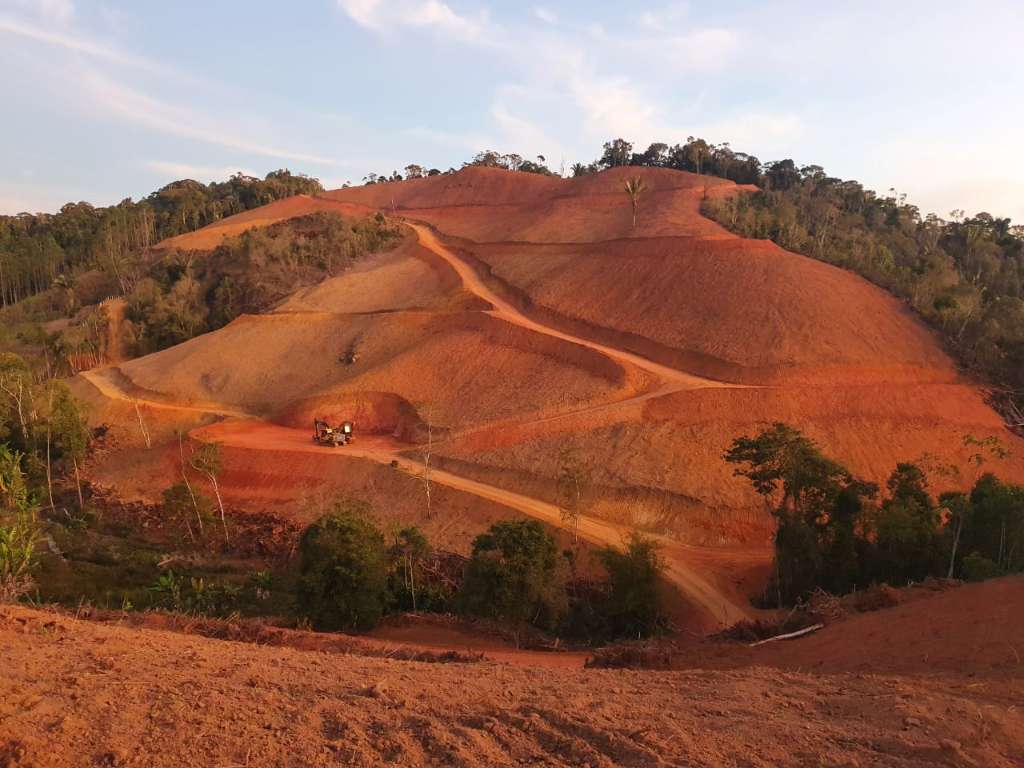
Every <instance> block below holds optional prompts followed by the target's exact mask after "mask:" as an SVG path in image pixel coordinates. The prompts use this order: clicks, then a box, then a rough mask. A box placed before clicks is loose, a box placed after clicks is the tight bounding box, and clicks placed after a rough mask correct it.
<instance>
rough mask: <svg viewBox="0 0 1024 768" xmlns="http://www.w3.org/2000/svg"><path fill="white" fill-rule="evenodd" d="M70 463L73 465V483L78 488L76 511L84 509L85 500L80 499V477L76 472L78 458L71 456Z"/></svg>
mask: <svg viewBox="0 0 1024 768" xmlns="http://www.w3.org/2000/svg"><path fill="white" fill-rule="evenodd" d="M71 463H72V465H74V467H75V485H76V486H77V488H78V511H79V512H83V511H85V501H84V500H83V499H82V477H81V475H79V474H78V459H76V458H75V457H74V456H72V457H71Z"/></svg>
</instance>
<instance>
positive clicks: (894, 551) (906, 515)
mask: <svg viewBox="0 0 1024 768" xmlns="http://www.w3.org/2000/svg"><path fill="white" fill-rule="evenodd" d="M887 488H888V490H889V497H888V498H887V499H886V500H885V501H884V502H883V503H882V506H881V508H880V509H879V510H878V513H877V518H876V520H875V525H874V536H875V542H876V544H875V550H876V554H875V564H874V568H873V574H874V577H875V579H876V580H878V581H885V582H888V583H889V584H894V585H902V584H906V583H907V582H909V581H919V580H921V579H923V578H925V577H926V576H928V575H930V574H932V573H935V572H936V571H938V570H939V569H940V568H941V561H940V559H939V546H938V545H939V533H940V530H939V515H938V510H937V509H936V507H935V505H934V503H933V502H932V500H931V498H930V497H929V495H928V492H927V489H926V483H925V476H924V472H922V471H921V469H920V468H919V467H918V466H916V465H914V464H906V463H903V464H898V465H897V466H896V469H895V470H894V471H893V473H892V475H890V477H889V481H888V483H887Z"/></svg>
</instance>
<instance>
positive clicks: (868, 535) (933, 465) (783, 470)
mask: <svg viewBox="0 0 1024 768" xmlns="http://www.w3.org/2000/svg"><path fill="white" fill-rule="evenodd" d="M964 444H965V446H967V447H968V448H969V449H970V452H971V456H970V461H969V467H970V468H971V470H972V471H975V472H981V470H982V469H983V467H984V465H985V463H986V462H989V461H992V460H998V459H1005V458H1006V457H1007V456H1008V455H1009V454H1008V452H1007V451H1006V449H1005V448H1004V447H1003V446H1002V445H1001V444H1000V442H999V441H998V440H996V439H993V438H986V439H983V440H979V439H977V438H974V437H972V436H969V435H967V436H965V437H964ZM724 458H725V460H726V461H727V462H729V463H731V464H735V465H736V467H737V468H736V475H738V476H740V477H744V478H746V479H747V480H749V481H750V483H751V486H752V487H753V489H754V490H755V491H756V492H757V493H759V494H761V495H762V496H763V497H764V499H765V504H766V506H767V507H768V509H769V510H770V511H771V514H772V515H773V516H774V518H775V522H776V533H775V570H774V574H773V577H772V580H771V585H770V586H769V588H768V590H767V593H766V597H767V599H768V602H769V603H772V604H775V603H777V604H780V605H782V604H792V603H793V602H795V601H797V600H799V599H801V598H803V597H806V596H807V595H808V594H809V593H810V592H811V591H813V590H814V589H816V588H822V589H824V590H826V591H828V592H832V593H833V594H846V593H848V592H851V591H853V590H855V589H862V588H864V587H867V586H869V585H871V584H875V583H887V584H889V585H892V586H901V585H905V584H908V583H910V582H914V581H921V580H923V579H925V578H927V577H929V576H936V577H945V578H963V579H968V580H977V579H985V578H989V577H992V576H999V575H1004V574H1008V573H1020V572H1022V571H1024V486H1020V485H1014V484H1011V483H1006V482H1003V481H1002V480H1000V479H999V478H998V477H996V476H995V475H994V474H992V473H991V472H983V473H981V474H980V476H979V477H978V478H977V479H976V480H975V481H974V483H973V485H972V486H971V487H970V488H969V490H963V491H954V492H947V493H943V494H941V495H939V496H938V498H935V497H934V496H933V495H932V494H931V493H930V491H929V489H928V486H929V475H931V476H935V475H938V476H942V477H955V478H959V479H961V480H962V479H963V478H962V472H961V470H960V468H959V467H956V466H953V465H943V464H941V463H938V462H937V461H936V460H935V459H934V458H930V457H927V456H926V457H923V458H922V459H920V460H918V461H917V462H905V463H900V464H897V466H896V467H895V469H894V470H893V472H892V474H891V475H890V476H889V478H888V480H887V482H886V484H885V489H884V492H883V490H882V489H880V488H879V487H878V485H877V484H875V483H871V482H867V481H865V480H863V479H861V478H858V477H857V476H856V475H854V474H853V473H852V472H851V471H850V470H849V469H847V468H846V467H845V466H843V465H842V464H841V463H839V462H838V461H836V460H835V459H833V458H831V457H829V456H827V455H825V453H824V452H823V451H822V450H821V449H820V447H819V446H818V445H816V444H815V443H814V442H813V441H812V440H810V439H809V438H807V437H806V436H805V435H803V434H801V433H800V432H799V431H798V430H796V429H794V428H793V427H791V426H789V425H787V424H783V423H776V424H774V425H772V426H771V427H769V428H767V429H764V430H762V431H761V432H760V433H759V434H757V435H755V436H753V437H749V436H743V437H739V438H737V439H736V440H734V441H733V443H732V445H731V446H730V448H729V450H728V451H727V452H726V454H725V457H724Z"/></svg>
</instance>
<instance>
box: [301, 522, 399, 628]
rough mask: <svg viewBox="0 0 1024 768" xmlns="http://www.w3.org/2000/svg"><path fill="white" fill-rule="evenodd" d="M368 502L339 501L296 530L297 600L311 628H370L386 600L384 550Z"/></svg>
mask: <svg viewBox="0 0 1024 768" xmlns="http://www.w3.org/2000/svg"><path fill="white" fill-rule="evenodd" d="M369 511H370V508H369V505H367V504H364V503H360V502H345V503H342V504H338V505H336V506H335V510H334V512H333V513H332V514H329V515H325V516H324V517H322V518H320V519H319V520H317V521H316V522H315V523H313V524H312V525H311V526H310V527H309V528H307V529H306V532H305V533H304V534H303V535H302V539H301V541H300V542H299V552H300V555H301V559H302V564H301V578H300V580H299V590H298V603H299V608H300V610H301V611H302V612H303V613H304V614H305V616H306V617H307V618H309V620H310V621H311V622H312V623H313V625H314V626H315V627H316V628H317V629H327V630H339V629H352V630H358V631H365V630H368V629H372V628H373V626H374V625H376V623H377V622H378V621H379V620H380V617H381V615H382V614H383V612H384V608H385V605H386V603H387V587H388V565H389V563H388V553H387V549H386V547H385V544H384V536H383V535H382V534H381V532H380V531H379V530H377V527H376V526H375V525H374V524H373V522H372V521H371V520H370V519H369V517H368V515H369Z"/></svg>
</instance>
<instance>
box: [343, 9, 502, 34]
mask: <svg viewBox="0 0 1024 768" xmlns="http://www.w3.org/2000/svg"><path fill="white" fill-rule="evenodd" d="M338 7H339V8H341V10H343V11H344V12H345V13H346V14H348V16H349V18H351V19H352V20H353V21H354V22H356V23H357V24H359V25H360V26H363V27H367V28H368V29H373V30H377V31H383V30H387V29H391V28H394V27H403V26H405V27H423V28H432V29H435V30H437V31H438V32H441V33H442V34H445V35H447V36H449V37H452V38H455V39H457V40H462V41H463V42H483V40H484V37H485V35H484V32H485V21H484V20H483V19H482V18H481V19H471V18H468V17H466V16H461V15H460V14H458V13H456V12H455V11H453V10H452V8H451V6H449V5H448V4H447V3H444V2H441V0H391V1H390V2H389V1H388V0H338Z"/></svg>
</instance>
